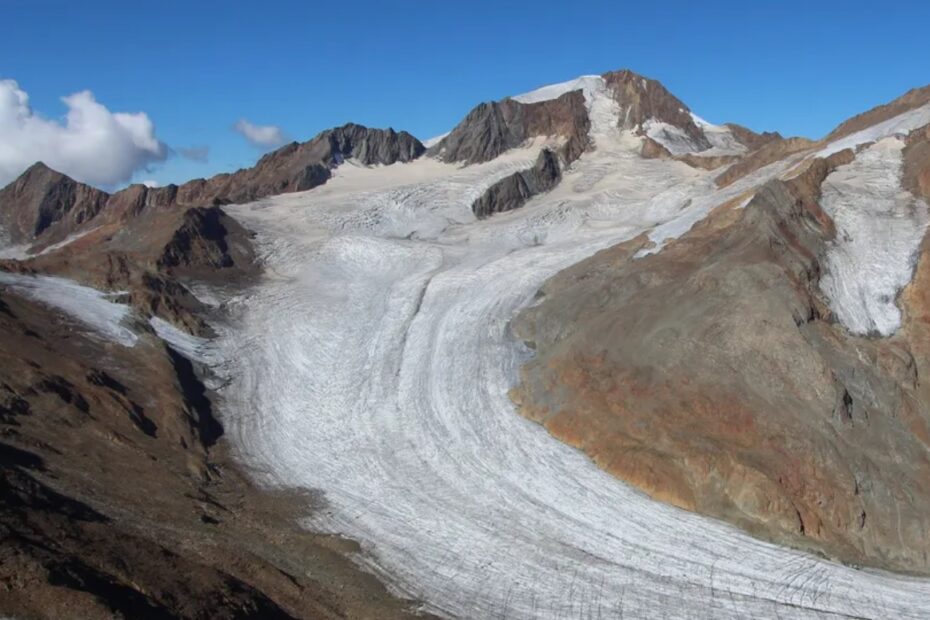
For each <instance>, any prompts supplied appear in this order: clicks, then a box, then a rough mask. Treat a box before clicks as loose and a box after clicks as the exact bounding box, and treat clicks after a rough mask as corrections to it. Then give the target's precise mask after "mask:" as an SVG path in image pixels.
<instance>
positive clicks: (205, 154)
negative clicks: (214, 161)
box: [178, 146, 210, 163]
mask: <svg viewBox="0 0 930 620" xmlns="http://www.w3.org/2000/svg"><path fill="white" fill-rule="evenodd" d="M178 154H180V155H181V157H183V158H184V159H189V160H191V161H197V162H201V163H203V162H205V161H207V160H208V159H210V147H209V146H189V147H186V148H184V147H182V148H179V149H178Z"/></svg>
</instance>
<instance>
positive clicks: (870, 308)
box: [820, 132, 930, 336]
mask: <svg viewBox="0 0 930 620" xmlns="http://www.w3.org/2000/svg"><path fill="white" fill-rule="evenodd" d="M877 133H878V132H876V135H877ZM903 148H904V142H903V141H902V140H900V139H898V138H885V139H883V140H881V141H879V142H877V143H875V144H874V145H872V146H871V147H869V148H868V149H866V150H864V151H863V152H861V153H860V154H859V155H858V156H857V157H856V159H855V161H853V162H852V163H850V164H848V165H845V166H840V167H838V168H837V169H836V170H835V171H834V172H833V173H832V174H830V176H828V177H827V178H826V180H825V181H824V183H823V194H822V199H821V204H822V206H823V208H824V210H825V211H826V212H827V213H828V214H829V215H830V217H832V218H833V221H834V222H835V223H836V239H835V240H834V242H833V243H832V244H831V246H830V249H829V251H828V253H827V256H826V264H825V267H826V269H825V273H824V275H823V277H822V279H821V282H820V287H821V289H822V290H823V292H824V294H825V295H826V296H827V298H828V299H829V300H830V307H831V308H832V309H833V311H834V312H835V313H836V315H837V317H838V318H839V320H840V321H841V322H842V323H843V325H845V326H846V327H847V328H848V329H849V330H850V331H851V332H853V333H856V334H879V335H881V336H890V335H891V334H893V333H894V332H895V331H896V330H897V329H898V328H899V327H900V326H901V310H900V309H899V308H898V305H897V300H896V298H897V295H898V292H899V291H900V290H901V289H902V288H904V287H905V286H907V284H908V282H910V280H911V277H912V275H913V271H914V263H915V260H916V254H917V250H918V246H919V245H920V241H921V239H923V236H924V232H925V231H926V229H927V224H928V222H930V215H928V208H927V203H926V202H924V201H923V200H922V199H919V198H916V197H915V196H914V195H913V194H911V193H910V192H908V191H906V190H904V189H902V187H901V166H902V154H901V151H902V149H903Z"/></svg>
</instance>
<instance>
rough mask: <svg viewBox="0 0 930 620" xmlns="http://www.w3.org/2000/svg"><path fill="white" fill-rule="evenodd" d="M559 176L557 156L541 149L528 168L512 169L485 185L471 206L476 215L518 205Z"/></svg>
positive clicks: (515, 207)
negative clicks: (490, 184)
mask: <svg viewBox="0 0 930 620" xmlns="http://www.w3.org/2000/svg"><path fill="white" fill-rule="evenodd" d="M561 179H562V170H561V167H560V166H559V159H558V157H557V156H556V154H555V153H553V152H552V151H551V150H549V149H543V150H542V151H540V153H539V157H538V158H537V159H536V163H535V164H534V165H533V167H532V168H529V169H527V170H523V171H520V172H515V173H513V174H512V175H510V176H508V177H505V178H503V179H501V180H500V181H498V182H497V183H495V184H494V185H492V186H491V187H489V188H488V189H487V191H486V192H485V193H484V194H482V196H481V197H480V198H478V200H476V201H475V202H474V204H472V206H471V210H472V211H473V212H474V214H475V215H477V216H478V218H479V219H481V218H486V217H490V216H491V215H493V214H495V213H503V212H505V211H511V210H513V209H518V208H520V207H522V206H523V205H524V204H526V201H527V200H529V199H530V198H532V197H533V196H535V195H537V194H541V193H543V192H547V191H549V190H550V189H552V188H553V187H555V186H556V185H558V183H559V181H560V180H561Z"/></svg>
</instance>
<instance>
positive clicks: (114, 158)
mask: <svg viewBox="0 0 930 620" xmlns="http://www.w3.org/2000/svg"><path fill="white" fill-rule="evenodd" d="M62 101H63V102H64V104H65V106H67V108H68V112H67V114H66V115H65V117H64V119H62V120H61V121H58V120H51V119H47V118H44V117H42V116H40V115H39V114H37V113H35V112H34V111H33V110H32V107H31V106H30V105H29V95H28V94H27V93H26V92H25V91H24V90H22V89H21V88H20V87H19V84H17V83H16V82H15V81H14V80H0V185H5V184H6V183H8V182H9V181H11V180H13V179H15V178H16V177H17V176H19V174H21V173H22V172H23V171H24V170H25V169H26V168H28V167H29V166H31V165H32V164H34V163H35V162H37V161H42V162H45V163H46V164H47V165H48V166H50V167H52V168H54V169H56V170H58V171H60V172H63V173H65V174H67V175H68V176H71V177H73V178H75V179H77V180H79V181H83V182H85V183H91V184H94V185H115V184H118V183H124V182H126V181H129V179H130V178H132V174H133V172H135V171H136V170H140V169H145V168H146V167H147V166H149V165H150V164H152V163H154V162H158V161H163V160H164V159H165V158H166V157H167V155H168V148H167V147H166V146H165V144H164V143H163V142H162V141H161V140H159V139H158V137H157V136H156V135H155V125H154V124H153V123H152V121H151V119H149V117H148V115H147V114H145V113H144V112H136V113H126V112H111V111H110V110H108V109H107V108H106V107H105V106H103V105H102V104H100V103H98V102H97V100H96V99H95V98H94V95H93V93H91V92H90V91H89V90H85V91H81V92H79V93H75V94H73V95H70V96H68V97H63V98H62Z"/></svg>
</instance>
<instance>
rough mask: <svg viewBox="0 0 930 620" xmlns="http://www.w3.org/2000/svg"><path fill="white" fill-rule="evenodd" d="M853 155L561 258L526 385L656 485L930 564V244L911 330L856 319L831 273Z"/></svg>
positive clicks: (602, 456)
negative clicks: (863, 328)
mask: <svg viewBox="0 0 930 620" xmlns="http://www.w3.org/2000/svg"><path fill="white" fill-rule="evenodd" d="M910 148H911V152H912V153H913V152H916V151H917V150H918V147H916V146H912V147H910ZM852 157H853V154H852V152H851V151H848V150H847V151H843V152H840V153H837V154H836V155H834V156H832V157H831V158H830V159H829V160H816V161H815V162H814V163H813V164H811V165H810V166H809V167H808V168H807V169H806V171H804V172H803V173H802V174H801V175H800V176H798V177H796V178H794V179H792V180H791V181H787V182H783V181H777V180H775V181H770V182H769V183H767V184H766V185H765V186H763V187H762V188H761V189H760V190H759V191H758V193H757V194H756V197H755V198H754V199H753V200H752V201H751V202H750V204H749V205H748V206H747V207H746V208H745V209H744V210H742V211H738V210H734V208H733V206H732V205H723V206H721V207H720V208H718V209H717V210H715V211H714V212H713V213H712V214H711V215H710V216H709V217H708V218H707V219H706V220H705V221H703V222H701V223H700V224H698V225H697V226H695V227H694V228H693V229H692V230H691V232H689V233H688V234H687V235H685V236H683V237H682V238H680V239H679V240H677V241H675V242H672V243H670V244H669V245H668V246H667V247H666V248H665V249H663V250H662V251H661V252H659V253H656V254H652V255H649V256H646V257H644V258H640V259H635V260H634V259H633V258H632V256H633V254H634V253H635V252H636V250H637V249H639V248H640V247H642V246H643V244H644V243H645V242H646V241H645V239H643V238H637V239H634V240H632V241H630V242H627V243H625V244H621V245H618V246H615V247H613V248H610V249H608V250H604V251H602V252H600V253H599V254H597V255H595V256H593V257H591V258H590V259H588V260H586V261H583V262H582V263H579V264H577V265H575V266H573V267H571V268H569V269H567V270H565V271H563V272H561V273H559V274H557V275H556V276H555V277H553V278H552V279H550V280H549V281H548V282H547V283H546V284H545V286H544V288H543V289H542V291H541V300H540V302H539V303H538V304H537V305H535V306H533V307H531V308H528V309H526V310H524V311H523V312H522V313H521V314H520V315H519V316H518V317H517V318H516V319H515V320H514V322H513V329H514V331H515V333H516V334H518V335H519V337H521V338H523V339H525V340H526V341H528V342H529V343H530V344H531V346H533V347H534V348H535V349H536V356H535V358H534V359H532V360H531V361H530V362H529V363H527V364H526V365H525V366H524V367H523V369H522V371H521V384H520V386H519V387H518V388H515V390H514V391H513V397H514V400H515V401H516V402H517V403H518V405H519V406H520V409H521V411H522V412H523V413H524V414H525V415H526V416H528V417H529V418H531V419H533V420H536V421H538V422H539V423H541V424H543V425H544V426H545V427H546V428H547V429H548V430H549V431H550V432H551V433H552V434H553V435H555V436H556V437H558V438H560V439H562V440H564V441H566V442H568V443H570V444H572V445H574V446H576V447H578V448H580V449H582V450H584V451H585V452H587V453H588V454H589V455H590V456H591V457H592V458H593V459H594V460H595V461H596V462H597V463H598V464H599V465H600V466H601V467H603V468H604V469H606V470H607V471H609V472H611V473H612V474H614V475H616V476H618V477H619V478H622V479H623V480H625V481H627V482H629V483H630V484H633V485H634V486H637V487H639V488H640V489H642V490H644V491H645V492H647V493H649V494H650V495H652V496H654V497H656V498H658V499H661V500H665V501H668V502H671V503H673V504H675V505H677V506H680V507H682V508H685V509H688V510H693V511H697V512H701V513H704V514H708V515H711V516H714V517H718V518H721V519H724V520H727V521H730V522H732V523H734V524H736V525H738V526H740V527H742V528H745V529H746V530H748V531H750V532H752V533H754V534H756V535H759V536H762V537H765V538H769V539H772V540H774V541H777V542H779V543H785V544H789V545H793V546H796V547H799V548H804V549H808V550H813V551H817V552H821V553H824V554H826V555H828V556H831V557H834V558H837V559H840V560H843V561H847V562H851V563H857V564H868V565H873V566H879V567H885V568H890V569H896V570H904V571H913V572H920V573H930V539H928V538H927V536H926V532H927V531H930V396H928V394H927V393H925V392H926V389H927V388H926V387H924V386H925V385H927V383H928V382H927V380H926V378H924V377H923V375H925V374H927V373H930V366H928V364H930V362H928V360H930V344H928V343H930V330H928V328H927V327H926V326H927V325H928V324H930V319H928V318H927V317H928V316H930V275H928V274H930V267H928V263H930V261H928V260H927V249H928V247H927V242H926V241H925V242H924V248H923V249H922V253H921V256H920V260H919V263H918V266H917V272H916V274H915V277H914V280H913V282H912V284H911V285H910V286H909V287H908V288H907V289H906V290H905V291H904V292H903V293H902V295H901V296H900V304H901V305H902V308H903V311H904V316H905V319H904V325H903V328H902V329H901V330H899V332H898V333H897V334H895V335H894V336H893V337H891V338H865V337H857V336H853V335H851V334H850V333H849V332H848V331H847V330H846V329H845V328H843V327H842V326H841V325H840V324H839V323H838V322H836V321H835V320H834V318H833V317H832V316H831V313H830V310H829V308H828V306H827V304H826V302H825V300H824V298H823V296H822V294H821V292H820V289H819V286H818V284H819V279H820V276H821V268H822V267H821V259H822V257H823V255H824V253H825V251H826V248H827V246H828V244H829V243H830V240H831V239H832V238H833V235H834V232H835V231H834V226H833V222H832V221H831V219H830V218H829V216H828V215H827V214H826V213H825V212H824V211H822V210H821V208H820V207H819V205H818V200H819V194H820V186H821V183H822V182H823V180H824V179H825V178H826V176H827V175H828V174H829V173H830V171H831V170H833V169H834V168H835V167H836V166H837V165H840V164H845V163H848V162H849V161H851V159H852ZM918 176H919V175H918Z"/></svg>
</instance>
